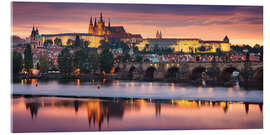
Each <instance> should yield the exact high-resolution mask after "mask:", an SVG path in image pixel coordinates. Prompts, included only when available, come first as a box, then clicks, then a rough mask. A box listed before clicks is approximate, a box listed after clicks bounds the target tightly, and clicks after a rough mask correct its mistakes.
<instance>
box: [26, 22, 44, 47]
mask: <svg viewBox="0 0 270 135" xmlns="http://www.w3.org/2000/svg"><path fill="white" fill-rule="evenodd" d="M29 39H30V44H31V47H32V48H38V47H42V36H41V35H39V32H38V28H37V27H36V28H35V27H34V26H33V29H32V32H31V35H30V37H29Z"/></svg>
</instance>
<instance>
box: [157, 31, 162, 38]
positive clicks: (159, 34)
mask: <svg viewBox="0 0 270 135" xmlns="http://www.w3.org/2000/svg"><path fill="white" fill-rule="evenodd" d="M156 38H158V39H161V38H162V34H161V31H158V30H157V33H156Z"/></svg>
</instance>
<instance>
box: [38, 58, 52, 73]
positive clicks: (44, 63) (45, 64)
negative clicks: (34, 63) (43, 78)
mask: <svg viewBox="0 0 270 135" xmlns="http://www.w3.org/2000/svg"><path fill="white" fill-rule="evenodd" d="M39 63H40V66H39V68H40V72H41V73H46V72H48V69H49V66H50V63H49V57H48V55H42V56H40V58H39Z"/></svg>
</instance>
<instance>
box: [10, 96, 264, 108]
mask: <svg viewBox="0 0 270 135" xmlns="http://www.w3.org/2000/svg"><path fill="white" fill-rule="evenodd" d="M11 96H12V98H20V97H24V98H39V97H59V98H81V99H97V100H108V101H116V102H123V101H145V102H152V103H158V102H159V103H172V102H173V101H178V100H185V101H188V102H192V101H195V102H199V101H200V102H208V101H211V102H241V101H226V100H196V99H194V100H187V99H158V98H136V97H135V98H130V97H96V96H72V95H66V96H65V95H32V94H12V95H11ZM244 103H246V104H261V105H263V102H244Z"/></svg>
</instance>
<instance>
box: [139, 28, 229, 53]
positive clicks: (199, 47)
mask: <svg viewBox="0 0 270 135" xmlns="http://www.w3.org/2000/svg"><path fill="white" fill-rule="evenodd" d="M136 46H137V47H138V49H139V50H140V51H142V50H143V49H146V50H147V49H149V50H151V49H153V48H156V47H157V48H159V49H168V48H171V49H173V51H174V52H183V53H192V52H194V53H195V52H198V53H215V52H217V51H218V50H220V51H222V52H229V51H230V46H231V44H230V40H229V38H228V36H225V38H224V39H223V40H221V41H205V40H201V39H196V38H162V35H161V31H157V33H156V38H146V39H143V41H142V42H141V43H138V44H137V45H136Z"/></svg>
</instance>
